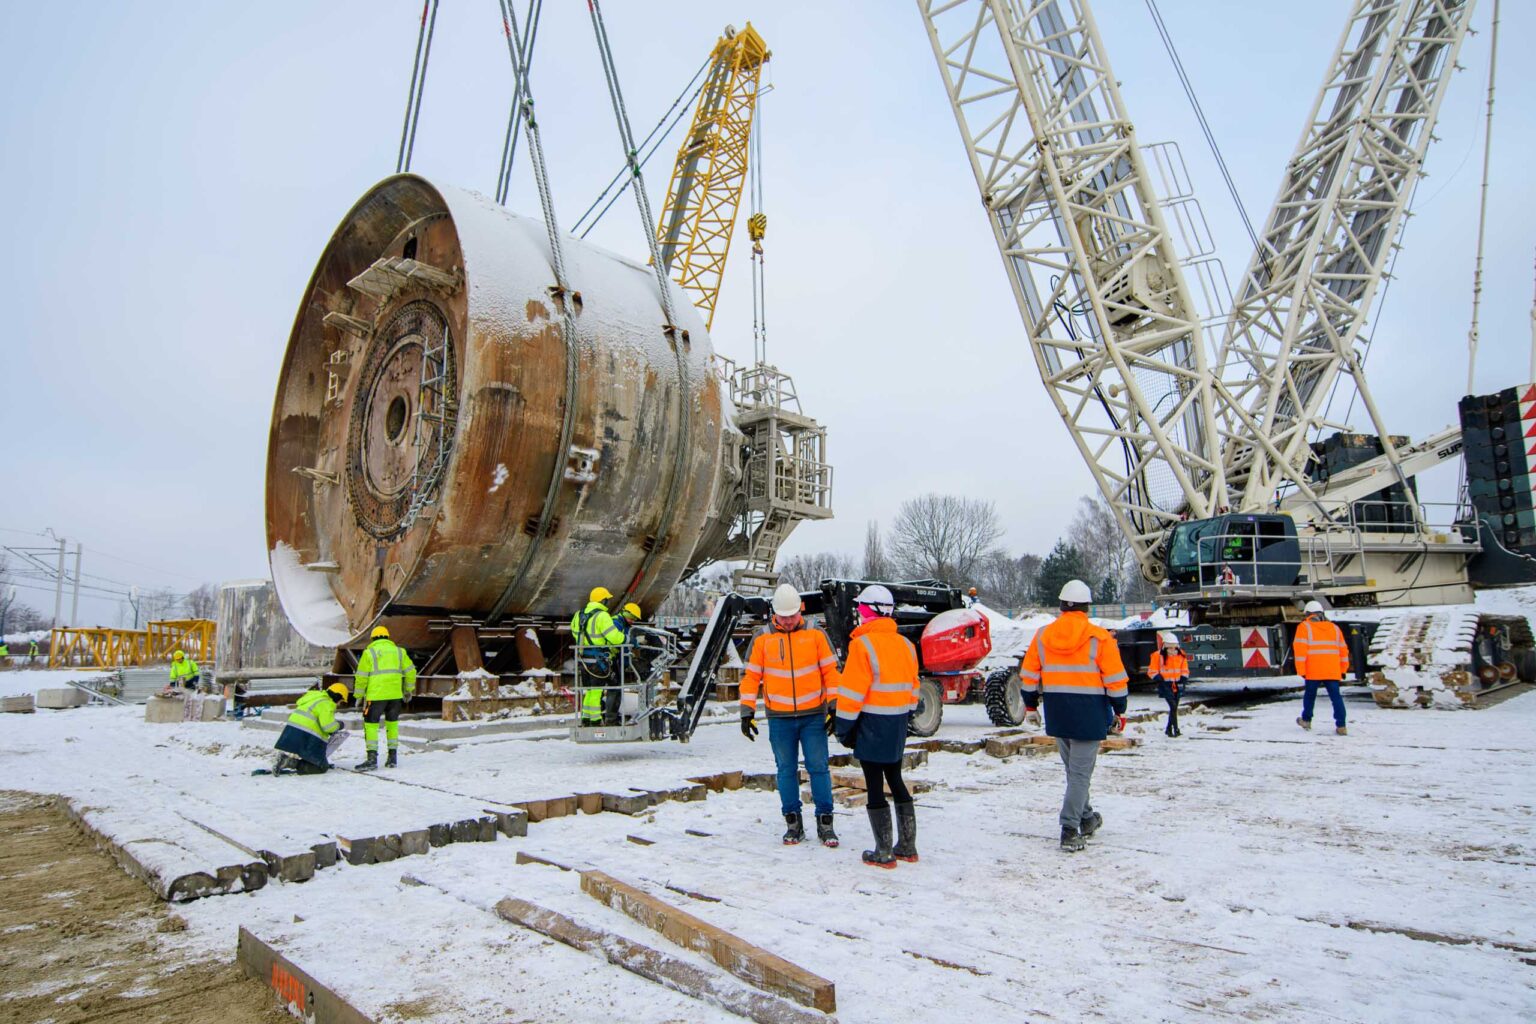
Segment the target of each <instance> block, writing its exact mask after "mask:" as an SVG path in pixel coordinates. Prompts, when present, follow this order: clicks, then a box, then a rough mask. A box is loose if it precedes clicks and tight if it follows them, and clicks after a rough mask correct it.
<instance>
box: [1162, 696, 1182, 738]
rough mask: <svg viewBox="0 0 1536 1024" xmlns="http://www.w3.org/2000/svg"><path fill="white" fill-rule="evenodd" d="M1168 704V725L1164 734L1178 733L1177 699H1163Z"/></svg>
mask: <svg viewBox="0 0 1536 1024" xmlns="http://www.w3.org/2000/svg"><path fill="white" fill-rule="evenodd" d="M1163 700H1165V701H1167V702H1168V725H1167V727H1166V728H1165V729H1164V730H1163V731H1164V732H1169V733H1174V732H1178V731H1179V698H1177V697H1164V698H1163Z"/></svg>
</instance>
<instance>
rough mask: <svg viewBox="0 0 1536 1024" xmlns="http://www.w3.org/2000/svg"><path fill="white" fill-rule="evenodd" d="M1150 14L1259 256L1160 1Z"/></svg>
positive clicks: (1152, 2)
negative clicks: (1165, 21) (1165, 19)
mask: <svg viewBox="0 0 1536 1024" xmlns="http://www.w3.org/2000/svg"><path fill="white" fill-rule="evenodd" d="M1147 10H1148V11H1149V12H1150V13H1151V15H1152V24H1153V25H1154V26H1155V27H1156V28H1157V34H1158V36H1159V37H1161V38H1162V40H1163V49H1165V50H1167V51H1168V58H1169V60H1171V61H1172V62H1173V71H1174V74H1176V75H1178V77H1179V84H1180V85H1182V86H1183V87H1184V95H1185V96H1186V97H1188V99H1189V105H1190V107H1191V108H1193V109H1194V112H1195V120H1197V121H1199V122H1200V132H1201V134H1202V135H1204V136H1205V142H1206V145H1208V146H1210V147H1211V155H1212V156H1214V157H1215V158H1216V167H1217V169H1218V170H1220V171H1221V180H1222V181H1224V182H1225V183H1226V186H1227V193H1228V194H1229V195H1231V196H1232V204H1233V205H1234V206H1236V207H1237V215H1238V216H1239V217H1241V218H1242V221H1243V229H1244V230H1246V231H1247V232H1248V238H1249V239H1250V240H1251V241H1252V242H1253V250H1254V252H1259V251H1260V249H1261V246H1260V245H1259V235H1258V232H1256V231H1254V229H1253V222H1252V221H1251V220H1249V219H1248V209H1247V207H1245V206H1244V205H1243V199H1242V196H1240V195H1238V192H1237V183H1236V182H1235V181H1233V180H1232V172H1231V171H1229V170H1227V160H1226V158H1225V157H1223V156H1222V155H1221V147H1220V146H1218V145H1217V144H1216V134H1215V133H1214V132H1212V131H1211V124H1210V122H1209V121H1207V120H1206V119H1205V110H1204V108H1202V107H1201V106H1200V99H1199V97H1197V96H1196V95H1195V87H1194V85H1193V84H1191V83H1190V80H1189V75H1188V74H1186V73H1185V71H1184V62H1183V61H1182V60H1180V59H1179V51H1178V50H1177V49H1176V48H1175V47H1174V45H1173V36H1172V35H1171V34H1170V33H1169V31H1168V26H1167V25H1166V24H1165V23H1164V22H1163V12H1162V11H1160V10H1158V9H1157V0H1147Z"/></svg>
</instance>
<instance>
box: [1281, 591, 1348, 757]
mask: <svg viewBox="0 0 1536 1024" xmlns="http://www.w3.org/2000/svg"><path fill="white" fill-rule="evenodd" d="M1305 611H1306V613H1307V617H1306V618H1305V619H1303V620H1302V621H1301V623H1300V624H1299V625H1298V626H1297V627H1296V639H1295V641H1293V642H1292V644H1291V653H1292V655H1293V656H1294V657H1295V659H1296V674H1297V675H1299V676H1301V678H1302V679H1304V680H1305V681H1306V688H1305V689H1304V690H1303V691H1302V696H1301V717H1300V718H1298V719H1296V724H1297V725H1299V726H1301V727H1302V728H1303V729H1310V728H1312V709H1313V708H1314V707H1315V706H1316V704H1317V688H1318V687H1319V686H1326V687H1327V688H1328V700H1329V702H1330V703H1332V704H1333V731H1334V732H1336V733H1338V734H1339V735H1340V736H1344V735H1347V734H1348V732H1349V730H1348V729H1346V728H1345V727H1344V697H1343V695H1342V694H1340V693H1339V684H1340V683H1342V682H1343V680H1344V674H1345V673H1346V672H1348V671H1349V644H1347V643H1345V641H1344V631H1343V630H1342V629H1340V628H1339V627H1338V625H1337V624H1335V623H1332V622H1329V621H1328V620H1327V619H1326V618H1324V616H1323V604H1322V602H1321V601H1308V602H1307V606H1306V609H1305Z"/></svg>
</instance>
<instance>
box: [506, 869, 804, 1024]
mask: <svg viewBox="0 0 1536 1024" xmlns="http://www.w3.org/2000/svg"><path fill="white" fill-rule="evenodd" d="M496 913H497V915H498V916H500V917H501V918H502V919H503V920H506V921H510V922H512V923H513V924H516V925H521V926H522V927H524V928H528V929H530V930H532V931H535V932H538V933H539V934H540V935H544V936H547V937H549V938H551V939H554V940H556V941H557V942H563V943H565V944H566V945H567V946H571V947H573V948H575V949H579V950H581V951H583V952H585V953H592V954H595V955H597V956H600V957H602V958H603V959H604V960H607V961H608V962H609V963H611V964H614V965H615V966H618V967H622V968H624V969H625V970H626V971H630V972H632V973H634V974H638V975H639V976H640V977H642V978H646V979H648V980H650V981H654V982H656V983H657V984H658V985H665V986H666V987H667V988H670V989H672V990H673V991H675V992H681V993H682V994H683V995H686V996H689V997H691V998H693V999H699V1000H702V1001H706V1002H709V1003H713V1004H715V1005H717V1006H719V1007H721V1008H722V1009H724V1010H726V1011H728V1012H730V1013H734V1014H736V1015H737V1016H740V1017H745V1018H747V1019H748V1020H751V1021H755V1022H756V1024H827V1018H826V1017H825V1016H823V1015H822V1014H819V1013H816V1012H814V1011H810V1010H803V1009H801V1008H800V1007H798V1006H796V1005H794V1004H793V1003H791V1002H788V1001H787V1000H784V999H779V998H777V997H775V996H770V995H764V994H763V993H761V992H752V991H749V990H746V989H743V988H741V987H740V986H738V985H736V984H734V983H732V982H729V981H728V980H727V979H725V978H721V977H717V976H713V975H711V974H710V973H709V972H708V971H706V970H705V969H703V968H701V967H697V966H695V965H693V964H691V963H688V962H687V961H686V960H679V959H678V958H677V957H673V956H668V955H667V954H665V953H663V952H661V951H660V950H658V949H652V948H651V947H650V946H646V945H642V944H641V943H638V942H634V941H632V940H630V939H626V938H624V937H623V936H620V935H614V934H613V933H612V932H604V931H599V930H597V929H596V928H589V927H587V926H586V925H583V924H580V923H579V922H577V921H574V920H572V919H571V918H569V917H566V916H565V915H564V914H558V913H556V912H555V911H553V910H549V909H546V908H544V907H541V906H539V905H537V904H535V903H529V902H528V901H527V900H519V899H511V898H508V899H504V900H502V901H501V902H499V903H497V904H496Z"/></svg>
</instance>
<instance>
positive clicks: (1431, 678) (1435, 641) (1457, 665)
mask: <svg viewBox="0 0 1536 1024" xmlns="http://www.w3.org/2000/svg"><path fill="white" fill-rule="evenodd" d="M1495 634H1500V635H1502V636H1504V637H1505V638H1506V640H1507V642H1506V644H1505V645H1504V646H1502V647H1496V646H1494V645H1493V644H1491V643H1490V642H1488V641H1487V639H1486V638H1488V637H1490V636H1493V635H1495ZM1371 662H1372V664H1375V665H1379V666H1381V667H1380V668H1377V669H1374V670H1372V671H1371V673H1370V674H1369V677H1368V678H1369V680H1370V684H1371V695H1372V696H1373V697H1375V698H1376V703H1377V704H1379V705H1380V706H1382V707H1385V708H1408V707H1422V708H1428V707H1452V708H1455V707H1470V708H1475V707H1479V706H1480V705H1481V704H1482V703H1484V698H1485V697H1487V696H1488V695H1489V694H1493V693H1496V692H1498V691H1500V690H1504V689H1507V688H1509V687H1511V686H1517V685H1519V684H1520V683H1521V682H1531V681H1533V676H1536V649H1533V640H1532V633H1531V625H1530V622H1529V621H1528V620H1527V619H1526V618H1524V617H1523V616H1517V615H1492V614H1488V613H1481V612H1478V611H1476V610H1475V609H1471V608H1450V609H1424V610H1410V611H1403V612H1401V613H1398V614H1396V615H1393V616H1391V617H1389V618H1386V619H1384V620H1382V623H1381V625H1380V627H1378V628H1377V630H1376V635H1375V636H1374V637H1373V638H1372V640H1371Z"/></svg>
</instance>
